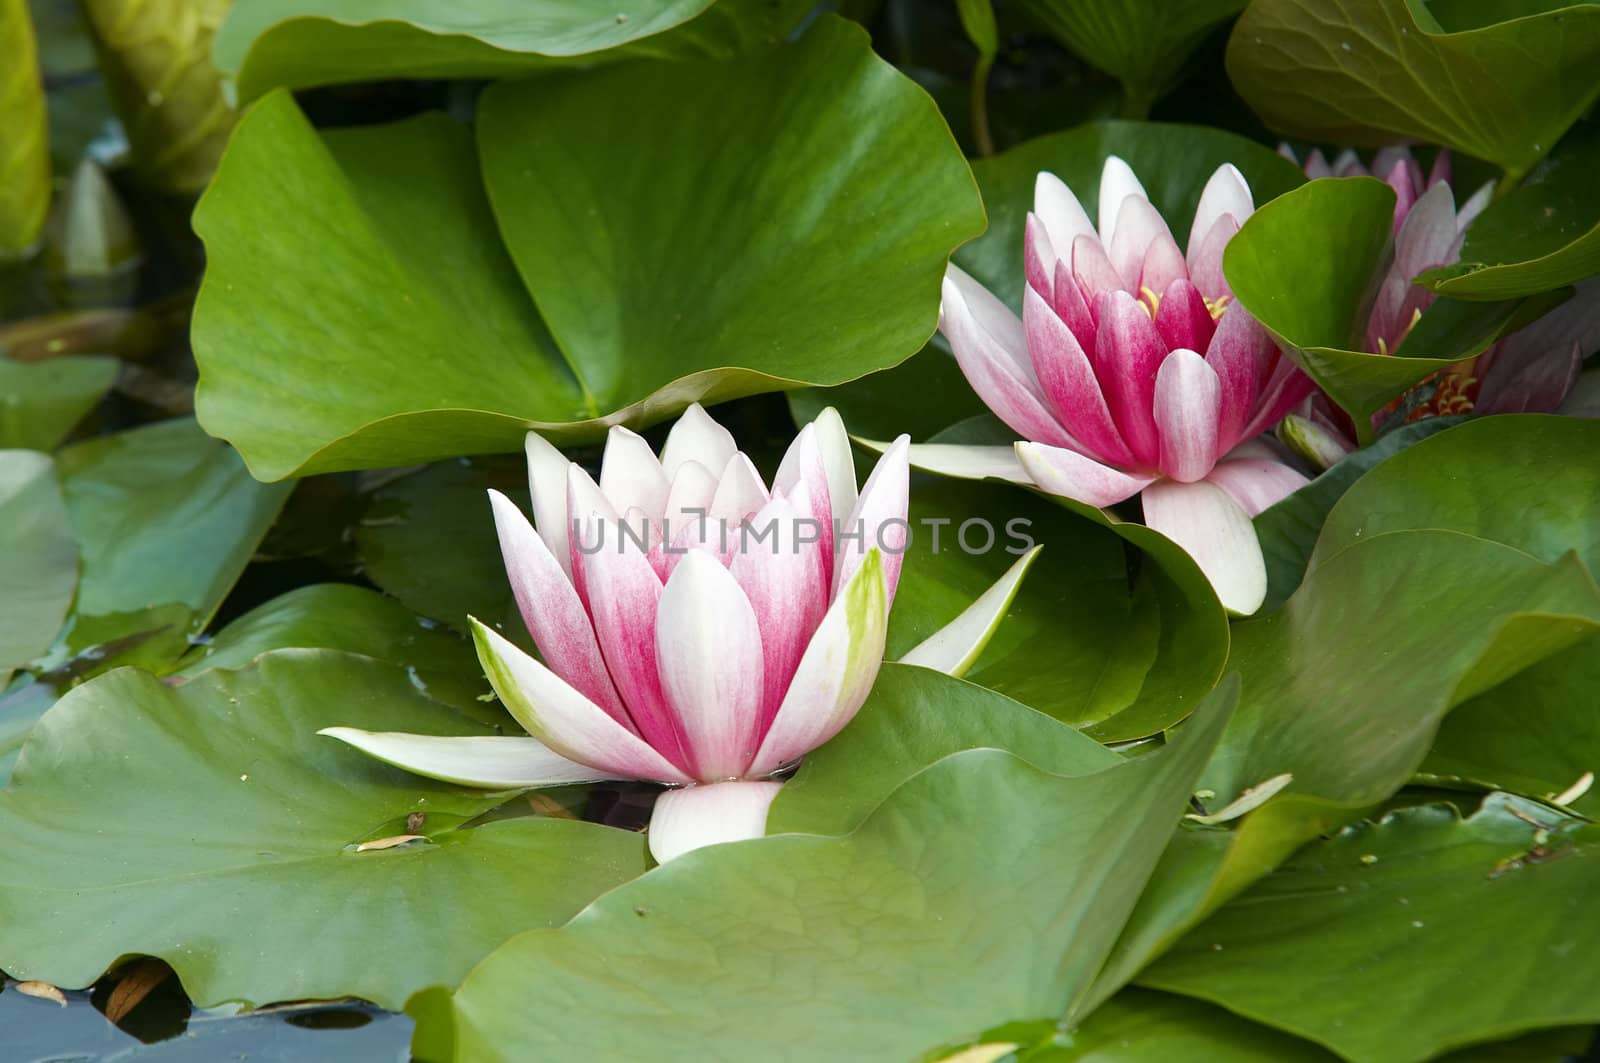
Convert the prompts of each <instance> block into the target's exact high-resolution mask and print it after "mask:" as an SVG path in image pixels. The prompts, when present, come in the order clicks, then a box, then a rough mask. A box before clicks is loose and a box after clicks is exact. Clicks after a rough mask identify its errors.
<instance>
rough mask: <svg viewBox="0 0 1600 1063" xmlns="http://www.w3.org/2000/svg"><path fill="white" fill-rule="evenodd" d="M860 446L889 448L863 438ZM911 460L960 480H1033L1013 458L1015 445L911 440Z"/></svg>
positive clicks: (1014, 457)
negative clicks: (916, 441)
mask: <svg viewBox="0 0 1600 1063" xmlns="http://www.w3.org/2000/svg"><path fill="white" fill-rule="evenodd" d="M861 444H862V446H865V447H870V448H871V449H873V450H878V451H883V450H888V449H889V444H888V443H880V442H877V441H875V440H867V439H864V440H862V441H861ZM906 457H907V458H908V459H909V460H910V462H911V464H912V465H913V466H914V467H916V468H918V469H921V470H923V471H924V472H936V473H938V474H939V475H941V476H954V477H957V478H958V479H962V480H1009V481H1011V482H1012V483H1014V484H1032V483H1033V480H1032V479H1031V478H1030V477H1029V476H1028V473H1027V471H1026V470H1025V469H1023V467H1022V463H1021V462H1020V461H1018V460H1017V450H1016V447H1014V446H1011V447H1007V446H993V447H987V446H984V447H980V446H970V447H969V446H961V445H958V444H955V443H913V444H911V446H910V448H909V449H908V450H907V451H906Z"/></svg>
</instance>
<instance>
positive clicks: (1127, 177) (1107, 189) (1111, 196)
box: [1099, 155, 1150, 247]
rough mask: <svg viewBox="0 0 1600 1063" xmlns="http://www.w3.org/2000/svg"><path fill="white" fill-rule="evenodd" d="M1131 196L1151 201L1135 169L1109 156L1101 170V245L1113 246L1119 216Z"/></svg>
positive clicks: (1115, 157) (1113, 156)
mask: <svg viewBox="0 0 1600 1063" xmlns="http://www.w3.org/2000/svg"><path fill="white" fill-rule="evenodd" d="M1129 196H1138V197H1139V198H1140V199H1149V198H1150V196H1149V195H1148V194H1147V193H1146V192H1145V190H1144V185H1142V184H1140V183H1139V178H1138V177H1137V176H1136V175H1135V174H1134V172H1133V168H1132V167H1131V166H1129V165H1128V164H1127V163H1125V162H1123V161H1122V160H1121V159H1120V158H1118V157H1117V156H1115V155H1107V156H1106V163H1105V166H1103V167H1102V168H1101V170H1100V211H1099V213H1100V243H1102V244H1103V245H1105V246H1106V247H1110V246H1111V241H1112V238H1113V237H1115V236H1116V234H1117V232H1116V230H1117V215H1119V214H1120V213H1122V203H1123V200H1125V199H1127V198H1128V197H1129Z"/></svg>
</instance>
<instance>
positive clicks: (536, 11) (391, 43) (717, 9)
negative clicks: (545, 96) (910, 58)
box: [216, 0, 811, 101]
mask: <svg viewBox="0 0 1600 1063" xmlns="http://www.w3.org/2000/svg"><path fill="white" fill-rule="evenodd" d="M810 6H811V4H810V2H809V0H720V2H717V0H619V2H614V3H611V4H609V5H603V6H601V5H596V4H595V3H594V2H593V0H541V2H540V3H539V4H537V5H530V4H528V3H527V2H526V0H452V2H451V3H448V4H440V3H437V2H435V0H376V2H375V0H246V2H242V3H238V4H236V5H235V6H234V8H233V12H232V13H231V14H230V15H229V17H228V19H227V21H225V22H224V23H223V25H222V28H221V30H219V31H218V33H217V47H216V60H217V65H218V66H220V67H221V68H222V69H223V70H224V71H225V72H226V73H228V74H230V75H231V76H233V77H234V78H235V79H236V80H237V85H238V90H239V95H240V98H241V100H244V101H250V100H253V99H255V98H256V97H258V96H261V95H262V94H264V93H266V92H267V91H268V90H270V89H274V88H279V87H288V88H304V87H306V86H310V85H326V84H332V83H338V82H346V81H381V80H385V79H388V78H490V77H503V76H506V75H511V74H519V73H529V72H533V71H539V70H556V69H562V68H568V67H574V66H578V65H586V66H587V65H594V64H598V63H605V62H616V61H619V60H623V59H634V58H641V57H650V58H680V59H681V58H692V57H695V56H721V57H726V56H727V55H729V54H731V53H733V52H734V51H736V50H738V49H739V48H740V47H741V46H744V45H748V44H753V43H762V42H771V41H775V40H778V39H780V38H781V37H782V36H783V35H784V34H785V33H786V32H787V31H788V30H789V29H790V28H792V27H793V26H794V24H795V22H796V21H797V20H798V19H799V17H800V16H801V15H803V14H804V13H805V11H806V9H807V8H808V7H810Z"/></svg>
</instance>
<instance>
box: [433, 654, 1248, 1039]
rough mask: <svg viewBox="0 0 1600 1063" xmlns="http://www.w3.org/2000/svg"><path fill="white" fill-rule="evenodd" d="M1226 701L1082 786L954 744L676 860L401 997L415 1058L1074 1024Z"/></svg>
mask: <svg viewBox="0 0 1600 1063" xmlns="http://www.w3.org/2000/svg"><path fill="white" fill-rule="evenodd" d="M936 689H937V688H934V689H933V690H931V691H930V693H932V694H933V696H934V697H935V698H936V697H937V693H936ZM1236 689H1237V688H1236V687H1235V686H1234V685H1233V684H1228V685H1227V686H1226V687H1225V688H1224V689H1223V690H1221V691H1219V692H1218V693H1217V694H1215V695H1213V696H1212V697H1210V698H1209V699H1208V700H1207V702H1206V704H1205V705H1203V706H1201V707H1200V708H1199V710H1198V711H1197V712H1196V714H1195V716H1194V718H1193V722H1192V723H1191V724H1190V725H1188V726H1186V727H1185V728H1184V729H1183V730H1182V732H1180V734H1179V736H1178V738H1177V740H1176V742H1175V743H1174V744H1173V745H1171V746H1169V747H1168V748H1166V749H1165V750H1163V751H1161V752H1158V753H1153V754H1151V755H1149V756H1145V757H1139V758H1137V759H1134V760H1132V761H1129V762H1126V763H1123V764H1119V765H1116V766H1114V767H1110V768H1107V769H1105V770H1103V771H1099V772H1096V773H1094V774H1090V775H1083V776H1078V777H1063V776H1059V775H1052V774H1049V773H1048V772H1045V771H1041V770H1040V769H1038V768H1035V767H1033V766H1032V765H1030V764H1028V763H1026V762H1024V761H1023V760H1020V759H1018V758H1017V757H1016V756H1013V755H1011V754H1009V753H1006V752H1002V751H999V750H992V749H988V750H971V751H968V752H965V753H957V754H955V755H954V756H950V757H946V758H945V759H943V760H941V761H939V762H938V763H936V764H934V765H933V766H932V767H929V768H927V769H926V770H924V771H922V772H921V773H919V774H917V775H914V776H912V777H911V778H910V779H909V780H908V781H906V782H905V783H904V784H903V785H901V786H900V787H899V788H898V789H896V790H895V791H894V792H893V793H892V794H890V795H889V796H888V797H887V798H886V799H885V800H884V802H883V803H882V804H881V805H879V806H878V807H877V808H876V809H875V810H873V811H872V812H871V814H870V815H869V816H867V818H866V819H865V821H864V822H862V823H861V825H860V826H859V827H857V828H856V830H855V831H854V832H852V833H851V834H848V835H845V836H843V837H818V836H815V835H805V834H787V835H778V836H774V837H768V838H765V839H760V840H757V841H751V842H744V843H740V844H735V845H726V846H713V847H711V848H707V849H701V850H699V851H697V852H694V853H690V854H689V855H687V856H683V857H680V858H678V859H677V860H674V861H672V862H671V863H669V864H667V865H665V866H664V867H661V868H658V869H656V870H655V871H652V872H651V873H650V874H648V875H646V876H644V877H643V878H640V879H638V880H636V881H635V882H632V883H630V884H628V885H626V886H624V887H622V888H620V889H617V890H613V891H612V892H611V893H608V894H606V895H605V896H603V897H601V898H600V899H599V900H598V901H596V902H595V903H594V904H593V905H591V906H590V907H589V909H588V910H587V911H586V912H585V913H584V914H583V916H582V917H581V918H579V919H577V920H575V921H573V922H572V923H570V924H568V925H567V926H566V927H564V928H562V929H560V930H553V931H536V932H533V933H530V934H524V935H521V936H519V937H517V938H514V939H512V940H511V941H510V942H508V943H507V944H506V945H505V946H503V947H502V948H500V949H499V950H497V951H496V952H495V953H494V954H493V955H491V956H490V957H489V958H488V959H487V960H485V961H484V962H483V963H481V964H480V965H479V966H478V967H477V968H476V969H475V970H474V971H473V972H472V974H470V975H469V976H468V977H467V979H466V981H465V982H464V983H463V984H462V986H461V989H460V990H459V991H458V992H457V994H456V996H455V998H454V1000H453V1002H452V1001H451V1000H450V999H448V998H442V997H441V996H440V995H439V994H437V993H430V994H428V995H426V996H424V997H422V998H419V999H418V1000H416V1001H414V1002H413V1006H412V1009H413V1014H414V1015H415V1016H416V1017H417V1018H418V1020H419V1026H420V1029H419V1032H418V1041H417V1044H418V1045H419V1046H422V1047H424V1048H426V1049H427V1051H426V1052H425V1053H424V1054H426V1055H427V1056H428V1058H430V1059H431V1058H446V1059H455V1060H462V1061H465V1060H480V1059H508V1060H509V1059H542V1058H575V1057H577V1056H584V1057H597V1056H598V1057H601V1058H606V1059H647V1058H660V1057H662V1056H667V1057H670V1058H680V1057H687V1056H690V1055H693V1056H694V1057H696V1058H701V1059H752V1058H760V1059H771V1060H802V1059H804V1060H815V1059H914V1058H920V1057H921V1055H922V1053H923V1052H925V1051H927V1050H928V1049H930V1048H932V1047H934V1046H936V1045H938V1044H941V1043H948V1042H950V1041H952V1040H954V1039H955V1038H957V1037H961V1036H964V1035H967V1034H970V1033H971V1032H972V1031H973V1030H982V1029H986V1028H988V1027H990V1026H993V1025H996V1024H997V1023H1000V1022H1005V1021H1007V1020H1009V1019H1011V1018H1014V1017H1015V1016H1016V1015H1018V1014H1023V1015H1041V1014H1050V1015H1061V1014H1063V1013H1066V1014H1067V1016H1068V1018H1069V1019H1070V1018H1072V1017H1073V1016H1072V1015H1071V1012H1072V1008H1073V1005H1074V1004H1075V1003H1076V1002H1077V1001H1078V1000H1079V998H1080V996H1081V994H1082V992H1083V990H1084V988H1085V987H1086V986H1087V984H1088V982H1089V981H1090V979H1092V977H1093V976H1094V972H1095V970H1096V969H1097V968H1098V967H1099V965H1100V962H1101V960H1102V959H1103V958H1104V955H1105V950H1106V948H1107V947H1108V946H1109V944H1110V941H1111V939H1112V938H1113V937H1114V936H1115V934H1116V929H1117V927H1118V926H1120V925H1121V923H1122V920H1123V918H1124V917H1125V916H1126V913H1127V911H1128V909H1129V908H1130V907H1131V906H1132V904H1133V900H1134V897H1135V895H1136V894H1137V892H1138V890H1139V888H1140V886H1141V885H1142V884H1143V882H1144V878H1145V875H1146V874H1147V872H1148V869H1149V868H1150V866H1151V864H1152V863H1153V862H1154V860H1155V857H1156V855H1157V854H1158V853H1159V851H1160V848H1161V846H1162V844H1163V843H1164V842H1165V840H1166V838H1167V836H1168V834H1169V833H1170V832H1171V830H1172V826H1173V824H1174V823H1175V822H1176V820H1177V819H1178V817H1179V816H1180V815H1181V814H1182V811H1183V807H1184V804H1185V802H1186V801H1187V800H1188V795H1189V792H1190V786H1191V785H1192V782H1193V777H1194V773H1195V771H1196V770H1197V769H1198V768H1199V766H1200V763H1201V762H1202V761H1203V760H1204V759H1205V757H1206V756H1207V754H1208V753H1209V751H1210V747H1211V744H1212V742H1213V741H1214V740H1215V736H1216V734H1217V730H1218V729H1219V727H1220V726H1221V725H1222V723H1223V722H1224V719H1225V717H1226V712H1227V707H1228V702H1229V701H1231V699H1232V697H1233V696H1234V693H1235V691H1236ZM925 711H927V712H929V713H931V714H938V713H939V711H940V706H939V705H938V704H937V702H935V703H933V704H930V705H928V706H927V709H926V710H925ZM618 971H626V972H627V977H626V978H618V977H617V972H618ZM534 979H537V982H538V984H539V986H540V987H541V991H540V992H539V993H538V994H535V995H533V996H532V997H530V996H529V994H528V992H527V990H526V987H527V986H528V985H530V984H532V980H534ZM685 986H692V987H693V992H687V993H686V992H683V987H685ZM452 1026H453V1030H452V1029H451V1027H452ZM451 1041H454V1045H453V1047H452V1046H451V1045H450V1042H451Z"/></svg>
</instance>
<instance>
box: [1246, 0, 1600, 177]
mask: <svg viewBox="0 0 1600 1063" xmlns="http://www.w3.org/2000/svg"><path fill="white" fill-rule="evenodd" d="M1477 6H1478V7H1479V9H1480V10H1479V15H1480V16H1481V17H1480V19H1478V20H1476V21H1477V22H1478V24H1477V25H1474V26H1472V27H1470V28H1467V29H1463V30H1462V31H1461V32H1455V33H1446V32H1441V27H1440V26H1439V25H1438V23H1437V22H1435V21H1434V20H1433V19H1432V17H1431V16H1428V15H1427V8H1425V7H1424V6H1423V5H1422V4H1421V3H1418V2H1415V0H1413V2H1408V3H1400V2H1397V0H1256V2H1255V3H1252V4H1251V5H1250V6H1249V8H1248V9H1246V11H1245V13H1244V14H1243V15H1241V16H1240V18H1239V21H1238V22H1237V23H1236V24H1235V26H1234V29H1233V37H1232V38H1231V39H1230V40H1229V42H1228V74H1229V76H1230V77H1231V78H1232V80H1233V84H1234V87H1235V88H1237V89H1238V91H1239V93H1240V95H1242V96H1243V97H1244V98H1245V100H1246V102H1248V103H1249V104H1250V106H1251V107H1253V108H1255V111H1256V113H1257V114H1259V115H1260V116H1261V117H1262V119H1263V120H1264V121H1265V122H1266V123H1267V124H1268V125H1269V126H1271V127H1273V128H1274V129H1276V130H1278V131H1279V132H1283V133H1287V134H1290V135H1293V136H1297V137H1303V138H1305V139H1307V140H1313V141H1323V142H1328V141H1332V142H1336V143H1351V144H1366V145H1371V146H1374V147H1376V146H1380V145H1382V144H1386V143H1388V142H1390V141H1393V140H1400V139H1415V140H1423V141H1431V142H1433V143H1436V144H1443V145H1444V146H1446V147H1450V148H1454V149H1456V150H1457V151H1461V152H1464V153H1465V154H1467V155H1471V156H1474V157H1476V158H1480V159H1487V160H1489V161H1491V162H1495V163H1498V164H1499V165H1501V166H1503V167H1505V168H1506V169H1507V170H1509V171H1511V172H1512V173H1519V174H1520V173H1525V172H1527V170H1528V169H1529V168H1530V167H1532V166H1533V164H1534V163H1535V162H1537V161H1538V160H1539V158H1540V156H1542V155H1543V154H1544V153H1545V152H1547V151H1549V150H1550V149H1551V148H1552V147H1554V146H1555V143H1556V141H1558V140H1560V139H1561V135H1562V134H1563V133H1565V132H1566V130H1567V127H1568V126H1570V125H1571V124H1572V123H1573V122H1574V121H1575V120H1576V119H1577V118H1578V117H1579V116H1580V115H1582V114H1583V112H1584V111H1585V110H1586V109H1587V108H1588V106H1589V104H1590V103H1592V102H1593V101H1594V99H1595V97H1596V95H1597V94H1600V81H1597V80H1596V79H1595V78H1594V77H1592V76H1591V74H1592V72H1593V70H1594V68H1595V65H1596V64H1597V63H1600V7H1596V6H1594V5H1591V4H1575V5H1573V6H1570V7H1563V8H1562V9H1560V10H1544V11H1540V12H1538V13H1532V14H1530V13H1529V11H1528V5H1527V2H1526V0H1490V2H1487V3H1481V4H1479V5H1477ZM1519 16H1526V17H1519ZM1419 18H1421V19H1424V20H1425V22H1424V21H1419ZM1425 23H1427V24H1425Z"/></svg>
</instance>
